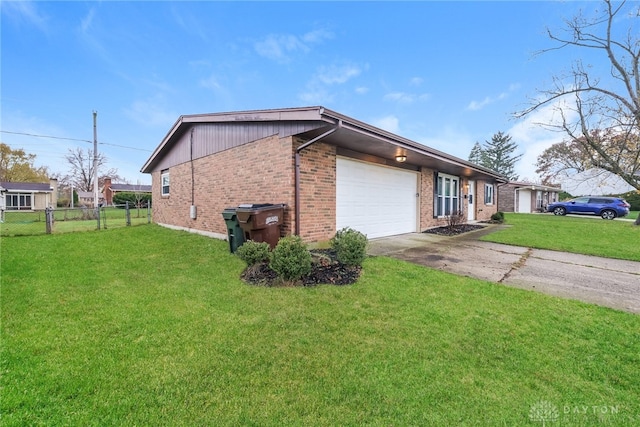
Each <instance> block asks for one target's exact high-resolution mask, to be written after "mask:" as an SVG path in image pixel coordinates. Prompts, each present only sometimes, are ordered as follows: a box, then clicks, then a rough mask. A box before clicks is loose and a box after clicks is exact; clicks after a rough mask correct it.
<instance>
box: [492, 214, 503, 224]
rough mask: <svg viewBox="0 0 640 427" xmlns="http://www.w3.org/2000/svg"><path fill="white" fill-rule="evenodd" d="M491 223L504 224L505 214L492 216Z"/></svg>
mask: <svg viewBox="0 0 640 427" xmlns="http://www.w3.org/2000/svg"><path fill="white" fill-rule="evenodd" d="M491 221H494V222H504V212H496V213H494V214H493V215H491Z"/></svg>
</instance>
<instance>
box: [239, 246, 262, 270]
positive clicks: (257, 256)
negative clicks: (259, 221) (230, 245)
mask: <svg viewBox="0 0 640 427" xmlns="http://www.w3.org/2000/svg"><path fill="white" fill-rule="evenodd" d="M236 255H237V256H238V257H239V258H240V259H241V260H243V261H244V262H246V263H247V265H248V266H249V267H251V266H252V265H255V264H259V263H261V262H265V261H269V244H268V243H266V242H254V241H253V240H247V241H246V242H244V243H243V244H242V246H240V247H239V248H238V249H237V250H236Z"/></svg>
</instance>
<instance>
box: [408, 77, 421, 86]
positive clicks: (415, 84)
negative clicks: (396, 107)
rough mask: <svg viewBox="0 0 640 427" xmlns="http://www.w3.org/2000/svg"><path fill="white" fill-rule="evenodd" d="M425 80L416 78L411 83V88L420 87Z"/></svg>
mask: <svg viewBox="0 0 640 427" xmlns="http://www.w3.org/2000/svg"><path fill="white" fill-rule="evenodd" d="M423 81H424V79H423V78H422V77H414V78H412V79H411V80H410V81H409V84H410V85H411V86H420V85H421V84H422V82H423Z"/></svg>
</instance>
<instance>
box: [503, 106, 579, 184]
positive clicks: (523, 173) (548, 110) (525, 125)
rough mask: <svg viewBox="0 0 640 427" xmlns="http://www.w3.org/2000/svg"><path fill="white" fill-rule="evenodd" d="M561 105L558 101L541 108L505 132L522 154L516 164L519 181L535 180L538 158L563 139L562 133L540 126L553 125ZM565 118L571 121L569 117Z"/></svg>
mask: <svg viewBox="0 0 640 427" xmlns="http://www.w3.org/2000/svg"><path fill="white" fill-rule="evenodd" d="M562 103H563V101H562V100H559V101H557V102H555V103H553V104H550V105H547V106H545V107H542V108H540V109H538V110H536V111H534V112H532V113H530V114H529V115H527V116H526V117H525V118H524V119H521V120H519V121H518V122H517V123H516V124H515V125H513V126H512V127H511V128H510V129H508V130H507V131H506V133H508V134H509V135H510V136H511V138H512V139H513V141H514V142H515V143H517V144H518V147H519V148H520V152H521V153H523V156H522V158H521V159H520V161H519V162H518V163H517V164H516V173H518V175H520V179H524V178H529V179H532V180H536V179H537V174H536V172H535V170H536V166H535V165H536V162H537V160H538V156H539V155H540V154H542V152H543V151H544V150H546V149H547V148H549V147H550V146H551V145H553V144H555V143H557V142H562V141H563V140H564V139H565V137H566V135H565V134H564V133H561V132H556V131H552V130H550V129H548V128H546V127H544V126H542V124H544V123H547V124H548V123H553V122H554V121H556V120H557V119H558V113H557V109H558V107H559V106H560V105H561V104H562ZM567 118H568V119H572V117H570V116H568V117H567Z"/></svg>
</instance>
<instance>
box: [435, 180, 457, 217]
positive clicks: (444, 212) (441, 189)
mask: <svg viewBox="0 0 640 427" xmlns="http://www.w3.org/2000/svg"><path fill="white" fill-rule="evenodd" d="M435 203H436V206H435V208H434V211H435V213H436V215H435V216H438V217H442V216H448V215H451V214H452V213H457V212H458V211H459V210H460V177H457V176H452V175H446V174H443V173H439V174H438V178H437V183H436V198H435Z"/></svg>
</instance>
